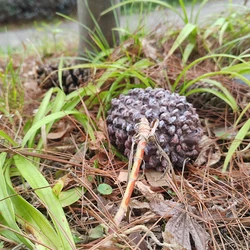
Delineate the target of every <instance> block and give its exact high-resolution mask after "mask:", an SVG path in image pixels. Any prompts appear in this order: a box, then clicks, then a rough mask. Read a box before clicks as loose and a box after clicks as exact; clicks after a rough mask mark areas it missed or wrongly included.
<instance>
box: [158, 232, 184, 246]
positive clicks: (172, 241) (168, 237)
mask: <svg viewBox="0 0 250 250" xmlns="http://www.w3.org/2000/svg"><path fill="white" fill-rule="evenodd" d="M162 238H163V241H164V243H168V244H171V245H174V246H175V247H174V248H172V249H174V250H186V248H184V247H183V246H181V245H180V244H178V243H177V242H176V240H175V238H174V236H173V235H172V234H171V233H170V232H168V231H166V230H165V232H163V233H162ZM162 250H170V249H169V247H165V246H164V247H163V248H162Z"/></svg>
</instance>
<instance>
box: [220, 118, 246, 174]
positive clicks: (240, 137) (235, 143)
mask: <svg viewBox="0 0 250 250" xmlns="http://www.w3.org/2000/svg"><path fill="white" fill-rule="evenodd" d="M249 130H250V119H248V120H247V122H246V123H245V124H244V125H243V126H242V128H241V129H240V130H239V132H238V133H237V135H236V136H235V139H234V140H233V142H232V144H231V146H230V148H229V150H228V152H227V156H226V159H225V161H224V164H223V168H222V172H226V171H227V168H228V164H229V162H230V160H231V158H232V157H233V155H234V153H235V151H236V149H237V148H238V147H239V146H240V144H241V142H242V140H243V139H244V138H245V136H246V135H247V133H248V131H249Z"/></svg>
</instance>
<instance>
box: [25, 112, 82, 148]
mask: <svg viewBox="0 0 250 250" xmlns="http://www.w3.org/2000/svg"><path fill="white" fill-rule="evenodd" d="M72 114H79V112H78V111H60V112H56V113H53V114H50V115H48V116H45V117H43V119H41V120H40V121H37V122H36V123H35V124H34V125H32V127H31V128H30V129H29V130H28V132H27V133H26V135H25V136H24V138H23V141H22V147H24V146H25V145H26V143H27V141H29V140H30V139H31V138H33V136H34V135H35V134H36V132H37V131H38V129H40V128H41V127H42V126H43V125H45V124H47V123H49V122H51V121H55V120H57V119H59V118H62V117H64V116H66V115H72Z"/></svg>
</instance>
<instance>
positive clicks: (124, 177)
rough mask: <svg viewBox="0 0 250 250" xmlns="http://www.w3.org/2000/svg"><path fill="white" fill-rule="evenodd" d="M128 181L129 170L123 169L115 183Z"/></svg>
mask: <svg viewBox="0 0 250 250" xmlns="http://www.w3.org/2000/svg"><path fill="white" fill-rule="evenodd" d="M126 181H128V171H127V170H121V171H120V173H119V175H118V177H117V180H116V182H115V184H118V183H120V182H126Z"/></svg>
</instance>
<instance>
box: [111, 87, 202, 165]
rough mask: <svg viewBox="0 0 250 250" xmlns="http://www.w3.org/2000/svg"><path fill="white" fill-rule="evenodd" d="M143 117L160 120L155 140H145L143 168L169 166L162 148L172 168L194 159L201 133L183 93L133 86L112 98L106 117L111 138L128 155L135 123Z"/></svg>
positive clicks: (193, 112)
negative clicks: (126, 92)
mask: <svg viewBox="0 0 250 250" xmlns="http://www.w3.org/2000/svg"><path fill="white" fill-rule="evenodd" d="M142 116H145V117H146V118H147V120H148V121H149V122H150V123H151V122H153V121H154V120H155V119H158V120H159V126H158V128H157V130H156V132H155V138H156V141H157V142H158V143H155V142H154V141H153V142H151V141H149V142H148V144H147V147H146V149H145V155H144V162H145V168H156V169H157V170H164V169H166V168H167V167H169V162H168V160H167V159H166V157H164V154H163V153H162V151H164V152H165V154H167V155H168V157H169V159H170V161H171V163H172V165H173V166H174V167H183V165H185V163H187V162H188V161H190V160H192V159H196V157H197V156H198V154H199V147H198V143H199V141H200V139H201V136H202V133H203V132H202V128H201V124H200V121H199V117H198V115H197V113H196V111H195V109H194V108H193V106H192V104H190V103H188V102H187V101H186V98H185V97H184V96H179V95H178V94H175V93H171V92H169V91H168V90H164V89H161V88H156V89H152V88H147V89H139V88H136V89H132V90H130V91H129V93H128V94H127V95H120V97H119V98H116V99H113V100H112V106H111V109H110V110H109V112H108V117H107V126H108V133H109V137H110V141H111V143H112V144H113V145H115V146H116V147H117V148H118V149H119V150H120V151H121V152H122V153H124V155H126V156H127V157H129V156H130V151H131V145H132V141H133V136H134V135H135V133H136V124H138V123H139V122H140V119H141V117H142ZM157 144H158V145H157ZM159 146H160V147H161V148H159Z"/></svg>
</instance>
